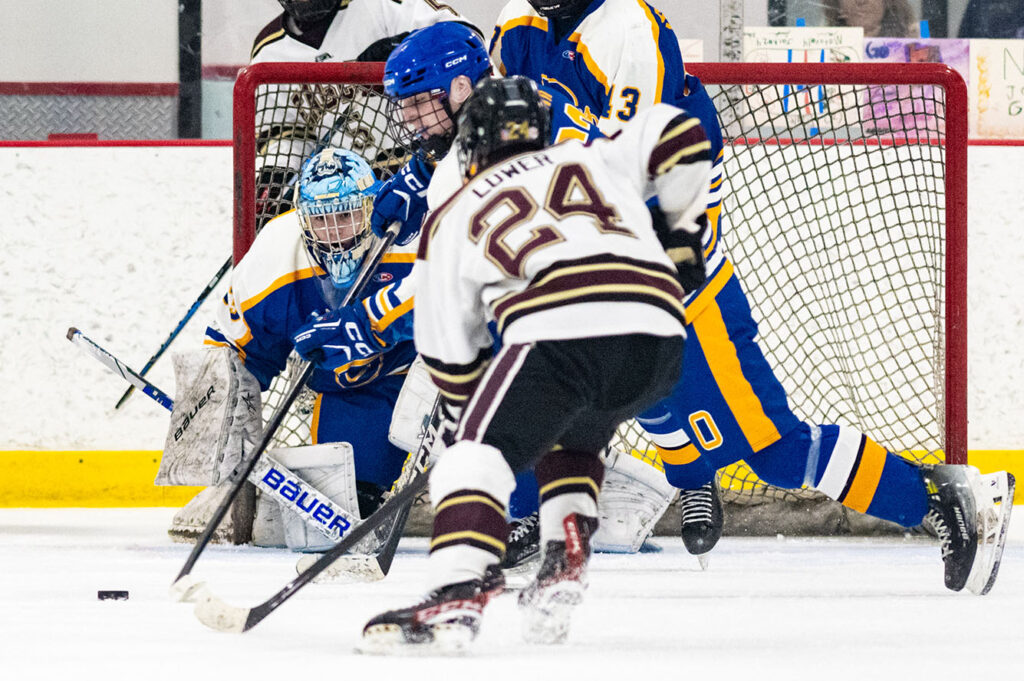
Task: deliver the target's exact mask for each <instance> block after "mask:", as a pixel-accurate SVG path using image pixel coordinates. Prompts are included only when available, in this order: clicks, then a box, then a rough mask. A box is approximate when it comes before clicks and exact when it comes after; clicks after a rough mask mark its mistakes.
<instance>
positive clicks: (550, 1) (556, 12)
mask: <svg viewBox="0 0 1024 681" xmlns="http://www.w3.org/2000/svg"><path fill="white" fill-rule="evenodd" d="M529 2H530V5H531V6H532V7H533V9H534V10H536V11H537V14H539V15H541V16H542V17H544V18H545V19H558V20H567V19H578V18H579V17H580V16H582V14H583V12H584V11H585V10H586V9H587V6H588V5H589V4H590V2H591V0H529Z"/></svg>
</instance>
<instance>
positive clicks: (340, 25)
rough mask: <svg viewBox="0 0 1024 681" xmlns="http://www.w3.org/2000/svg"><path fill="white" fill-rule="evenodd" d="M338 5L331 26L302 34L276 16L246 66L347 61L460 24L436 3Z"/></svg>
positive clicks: (370, 0) (383, 0)
mask: <svg viewBox="0 0 1024 681" xmlns="http://www.w3.org/2000/svg"><path fill="white" fill-rule="evenodd" d="M341 5H342V6H341V10H340V11H339V12H338V13H337V14H336V15H334V18H333V19H332V20H331V21H324V22H321V24H317V25H315V26H313V27H311V28H309V29H308V30H306V31H305V32H303V33H297V32H295V31H293V30H289V29H288V27H286V26H285V16H286V15H284V14H281V15H280V16H278V17H277V18H276V19H274V20H273V21H272V22H270V23H269V24H267V26H266V27H265V28H264V29H263V30H262V31H260V33H259V35H258V36H257V37H256V40H255V42H254V43H253V48H252V55H251V57H250V60H249V62H250V63H251V64H256V63H258V62H284V61H305V62H323V61H327V62H336V61H352V60H354V59H357V58H359V57H360V55H363V53H364V52H365V51H366V50H367V49H368V48H370V47H371V46H372V45H374V44H375V43H377V42H378V41H382V40H386V39H389V38H396V37H398V36H401V35H402V34H405V33H409V32H410V31H415V30H416V29H418V28H423V27H425V26H430V25H433V24H435V23H437V22H439V21H451V20H453V19H458V18H459V14H458V12H456V11H455V10H454V9H452V8H451V7H449V6H448V5H445V4H443V3H440V2H436V1H435V0H404V1H403V2H400V3H399V2H394V0H348V1H346V2H342V3H341ZM371 56H372V57H377V55H371ZM384 57H385V58H386V57H387V55H386V54H385V55H384ZM370 61H384V59H380V58H375V59H370Z"/></svg>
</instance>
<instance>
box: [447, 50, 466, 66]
mask: <svg viewBox="0 0 1024 681" xmlns="http://www.w3.org/2000/svg"><path fill="white" fill-rule="evenodd" d="M467 59H469V56H468V55H465V54H464V55H462V56H461V57H456V58H455V59H452V60H451V61H450V62H446V63H445V65H444V67H445V68H446V69H450V68H451V67H453V66H455V65H456V64H461V63H462V62H464V61H466V60H467Z"/></svg>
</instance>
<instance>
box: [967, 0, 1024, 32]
mask: <svg viewBox="0 0 1024 681" xmlns="http://www.w3.org/2000/svg"><path fill="white" fill-rule="evenodd" d="M960 37H961V38H1024V0H970V2H968V3H967V9H966V10H965V11H964V18H963V19H962V20H961V21H960Z"/></svg>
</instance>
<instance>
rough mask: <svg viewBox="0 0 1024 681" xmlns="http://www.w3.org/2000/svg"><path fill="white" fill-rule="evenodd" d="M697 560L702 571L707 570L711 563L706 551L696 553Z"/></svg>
mask: <svg viewBox="0 0 1024 681" xmlns="http://www.w3.org/2000/svg"><path fill="white" fill-rule="evenodd" d="M697 562H698V563H700V569H701V570H702V571H703V570H707V569H708V566H709V565H711V556H709V555H708V554H706V553H701V554H698V555H697Z"/></svg>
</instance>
